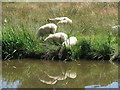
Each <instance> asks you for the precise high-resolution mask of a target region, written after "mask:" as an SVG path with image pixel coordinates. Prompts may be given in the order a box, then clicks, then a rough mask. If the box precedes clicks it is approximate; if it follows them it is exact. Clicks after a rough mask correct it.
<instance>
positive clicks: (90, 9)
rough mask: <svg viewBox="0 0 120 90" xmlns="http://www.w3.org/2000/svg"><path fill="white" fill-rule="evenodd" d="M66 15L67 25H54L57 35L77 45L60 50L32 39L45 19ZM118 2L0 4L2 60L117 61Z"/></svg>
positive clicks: (55, 46) (45, 21)
mask: <svg viewBox="0 0 120 90" xmlns="http://www.w3.org/2000/svg"><path fill="white" fill-rule="evenodd" d="M64 16H67V17H69V18H70V19H72V20H73V23H72V24H71V25H58V30H57V32H64V33H66V34H67V35H68V36H69V37H71V36H75V37H76V38H77V39H78V42H77V45H75V46H72V47H69V48H66V47H64V48H62V47H61V45H54V44H49V43H47V44H45V43H43V42H42V40H41V39H40V40H38V39H36V32H37V29H38V28H39V27H40V26H42V25H44V24H47V23H48V22H47V19H48V18H55V17H64ZM115 25H118V3H113V2H110V3H108V2H107V3H103V2H99V3H97V2H94V3H93V2H91V3H90V2H89V3H87V2H86V3H81V2H75V3H74V2H71V3H69V2H65V3H60V2H55V3H53V2H52V3H46V2H37V3H23V2H19V3H18V2H15V3H7V2H5V3H3V4H2V26H3V28H2V58H3V60H8V59H14V58H15V59H22V58H38V59H46V60H75V59H76V60H77V59H81V58H84V59H94V60H110V59H111V58H112V59H111V60H115V59H116V60H118V58H119V50H118V43H119V38H118V28H112V27H113V26H115Z"/></svg>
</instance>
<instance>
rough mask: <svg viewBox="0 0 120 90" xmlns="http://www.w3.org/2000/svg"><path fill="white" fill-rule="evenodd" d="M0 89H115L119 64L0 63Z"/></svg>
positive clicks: (44, 61)
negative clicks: (0, 84)
mask: <svg viewBox="0 0 120 90" xmlns="http://www.w3.org/2000/svg"><path fill="white" fill-rule="evenodd" d="M0 82H2V88H118V63H116V62H109V61H88V60H77V61H68V62H63V61H49V60H31V59H30V60H29V59H26V60H11V61H9V60H7V61H2V80H1V81H0Z"/></svg>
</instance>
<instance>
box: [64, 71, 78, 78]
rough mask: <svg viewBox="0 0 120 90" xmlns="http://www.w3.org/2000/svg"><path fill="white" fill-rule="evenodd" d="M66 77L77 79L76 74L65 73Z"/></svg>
mask: <svg viewBox="0 0 120 90" xmlns="http://www.w3.org/2000/svg"><path fill="white" fill-rule="evenodd" d="M66 76H67V77H69V78H76V77H77V74H76V72H70V71H68V72H66Z"/></svg>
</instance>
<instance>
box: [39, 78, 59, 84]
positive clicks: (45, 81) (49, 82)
mask: <svg viewBox="0 0 120 90" xmlns="http://www.w3.org/2000/svg"><path fill="white" fill-rule="evenodd" d="M39 80H40V81H41V82H43V83H46V84H51V85H53V84H55V83H56V82H57V80H55V79H53V80H51V81H47V80H42V79H40V78H39Z"/></svg>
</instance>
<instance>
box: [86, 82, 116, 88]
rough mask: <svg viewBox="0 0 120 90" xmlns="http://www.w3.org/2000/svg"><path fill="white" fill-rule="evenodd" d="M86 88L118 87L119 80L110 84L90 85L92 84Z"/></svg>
mask: <svg viewBox="0 0 120 90" xmlns="http://www.w3.org/2000/svg"><path fill="white" fill-rule="evenodd" d="M85 88H118V82H112V83H111V84H108V85H107V86H101V85H90V86H85Z"/></svg>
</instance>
